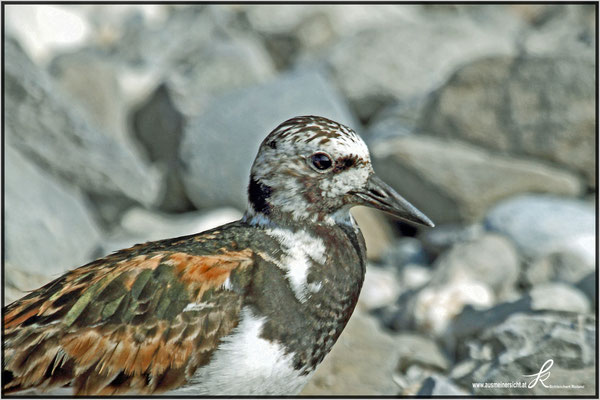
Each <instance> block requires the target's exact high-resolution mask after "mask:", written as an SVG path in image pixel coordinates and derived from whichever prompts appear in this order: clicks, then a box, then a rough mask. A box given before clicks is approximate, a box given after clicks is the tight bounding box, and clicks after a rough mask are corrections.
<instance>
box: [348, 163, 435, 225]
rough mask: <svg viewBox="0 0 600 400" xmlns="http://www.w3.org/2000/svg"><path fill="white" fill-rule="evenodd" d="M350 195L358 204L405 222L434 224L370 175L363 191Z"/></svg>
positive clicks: (383, 183) (382, 182)
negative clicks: (354, 197) (356, 198)
mask: <svg viewBox="0 0 600 400" xmlns="http://www.w3.org/2000/svg"><path fill="white" fill-rule="evenodd" d="M352 194H354V196H356V197H358V198H359V199H360V200H359V204H360V205H364V206H368V207H374V208H377V209H379V210H382V211H385V212H387V213H390V214H392V215H393V216H395V217H398V218H400V219H403V220H405V221H409V222H414V223H416V224H419V225H425V226H429V227H434V226H435V225H434V223H433V222H432V221H431V220H430V219H429V218H427V216H426V215H425V214H423V213H422V212H421V211H419V210H417V208H416V207H415V206H413V205H412V204H410V203H409V202H408V201H407V200H406V199H405V198H404V197H402V196H400V195H399V194H398V193H396V191H395V190H394V189H392V188H391V187H390V186H389V185H388V184H387V183H385V182H384V181H382V180H381V179H379V178H378V177H377V176H376V175H375V174H372V175H371V176H370V177H369V180H368V181H367V184H366V186H365V187H364V188H363V190H360V191H355V192H353V193H352Z"/></svg>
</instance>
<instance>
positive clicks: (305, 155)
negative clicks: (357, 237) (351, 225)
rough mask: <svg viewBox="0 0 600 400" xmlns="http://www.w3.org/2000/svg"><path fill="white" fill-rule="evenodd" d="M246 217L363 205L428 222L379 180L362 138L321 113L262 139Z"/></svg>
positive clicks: (341, 215)
mask: <svg viewBox="0 0 600 400" xmlns="http://www.w3.org/2000/svg"><path fill="white" fill-rule="evenodd" d="M248 199H249V206H248V210H247V212H246V219H247V220H249V221H254V222H255V223H261V222H269V221H282V220H285V219H291V220H295V221H303V220H304V221H311V222H320V223H326V224H333V223H339V222H343V221H344V220H347V219H348V218H349V213H348V211H349V209H350V208H351V207H352V206H356V205H364V206H369V207H374V208H377V209H380V210H383V211H386V212H388V213H390V214H392V215H394V216H396V217H398V218H400V219H403V220H406V221H409V222H413V223H417V224H421V225H425V226H433V223H432V222H431V220H429V218H427V217H426V216H425V215H424V214H423V213H422V212H420V211H419V210H417V209H416V208H415V207H414V206H413V205H411V204H410V203H409V202H408V201H407V200H405V199H404V198H403V197H402V196H400V195H399V194H398V193H396V192H395V191H394V189H392V188H391V187H390V186H389V185H387V184H386V183H384V182H383V181H382V180H381V179H379V178H378V177H377V176H376V175H375V173H374V171H373V167H372V165H371V157H370V155H369V149H368V148H367V145H366V144H365V142H364V141H363V140H362V139H361V138H360V137H359V136H358V135H357V134H356V133H355V132H354V131H353V130H352V129H350V128H349V127H347V126H345V125H342V124H339V123H337V122H334V121H331V120H329V119H326V118H323V117H315V116H303V117H296V118H292V119H289V120H287V121H285V122H283V123H282V124H281V125H279V126H278V127H277V128H275V129H274V130H273V131H272V132H271V133H270V134H269V135H268V136H267V137H266V138H265V140H264V141H263V142H262V144H261V145H260V148H259V150H258V154H257V156H256V159H255V161H254V164H253V165H252V170H251V175H250V184H249V186H248Z"/></svg>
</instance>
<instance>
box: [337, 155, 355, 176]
mask: <svg viewBox="0 0 600 400" xmlns="http://www.w3.org/2000/svg"><path fill="white" fill-rule="evenodd" d="M356 158H357V157H356V156H348V157H343V158H340V159H338V160H337V162H336V163H335V170H334V171H335V172H341V171H345V170H347V169H348V168H352V167H353V166H354V165H356Z"/></svg>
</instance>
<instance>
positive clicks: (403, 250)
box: [361, 226, 428, 270]
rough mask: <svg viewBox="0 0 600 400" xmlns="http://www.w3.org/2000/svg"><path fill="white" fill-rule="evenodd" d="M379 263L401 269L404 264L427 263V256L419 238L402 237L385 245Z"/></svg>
mask: <svg viewBox="0 0 600 400" xmlns="http://www.w3.org/2000/svg"><path fill="white" fill-rule="evenodd" d="M361 228H362V226H361ZM381 263H382V264H384V265H389V266H393V267H395V268H397V269H398V270H402V267H403V266H405V265H406V264H421V265H427V264H428V257H427V254H426V253H425V250H424V249H423V244H422V243H421V241H420V240H418V239H415V238H411V237H403V238H400V239H397V240H396V241H394V242H392V243H391V244H390V245H388V246H387V249H386V250H385V251H384V252H383V254H382V255H381Z"/></svg>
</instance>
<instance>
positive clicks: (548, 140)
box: [418, 57, 596, 187]
mask: <svg viewBox="0 0 600 400" xmlns="http://www.w3.org/2000/svg"><path fill="white" fill-rule="evenodd" d="M594 71H595V65H594V62H593V60H590V59H588V58H565V57H517V58H511V57H494V58H486V59H483V60H478V61H475V62H473V63H471V64H468V65H466V66H465V67H463V68H461V69H460V70H459V71H458V72H457V73H455V74H454V75H453V76H452V77H451V78H450V79H449V80H448V82H447V83H446V84H445V85H444V86H443V87H442V88H441V89H440V90H439V91H437V92H436V93H435V94H434V95H433V96H432V97H431V99H430V101H429V103H428V105H426V106H425V107H424V109H423V111H422V112H421V121H420V122H419V124H418V129H420V130H422V131H423V132H427V133H428V134H433V135H438V136H440V137H446V138H459V139H463V140H467V141H470V142H472V143H475V144H479V145H482V146H484V147H487V148H490V149H494V150H500V151H506V152H509V153H512V154H516V155H519V154H520V155H527V156H532V157H537V158H540V159H543V160H547V161H551V162H555V163H558V164H560V165H563V166H565V167H567V168H570V169H571V170H573V171H577V172H579V173H581V174H583V175H585V176H586V178H587V184H588V185H590V186H592V187H595V184H596V182H595V181H596V177H595V168H594V162H595V151H594V149H595V147H594V138H595V134H594V132H595V110H596V103H595V94H594V87H595V84H594V77H595V74H594Z"/></svg>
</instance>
